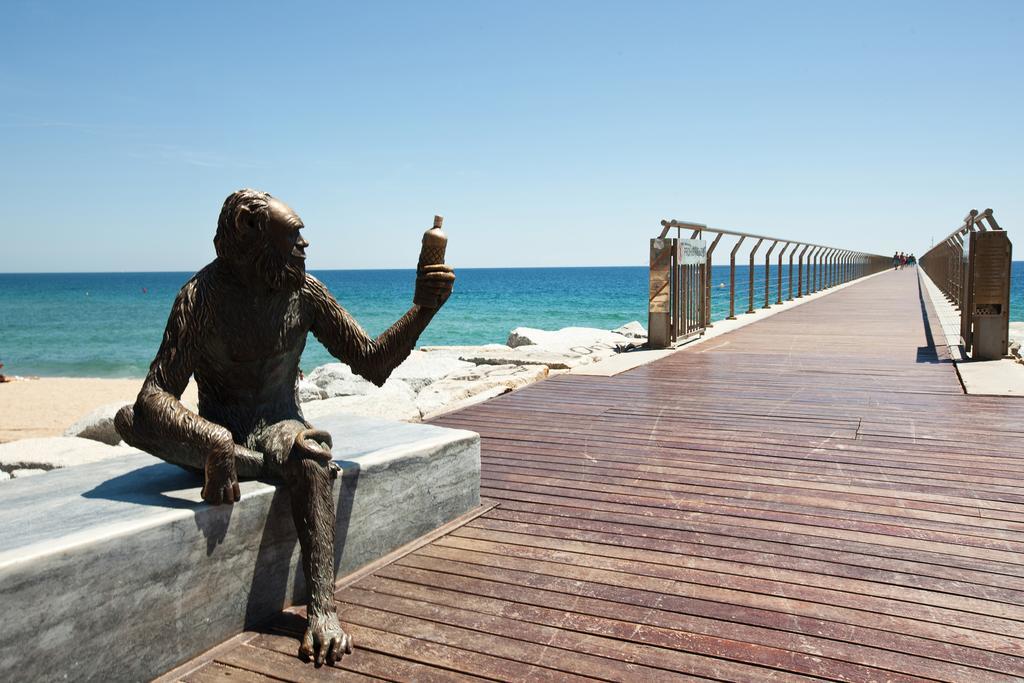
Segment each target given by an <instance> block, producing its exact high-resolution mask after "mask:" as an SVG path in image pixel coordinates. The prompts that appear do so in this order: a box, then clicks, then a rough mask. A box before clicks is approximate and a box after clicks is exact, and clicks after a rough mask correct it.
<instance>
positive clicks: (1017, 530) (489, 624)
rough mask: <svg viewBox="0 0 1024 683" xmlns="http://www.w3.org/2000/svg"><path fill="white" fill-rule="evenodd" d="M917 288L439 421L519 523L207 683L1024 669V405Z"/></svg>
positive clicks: (394, 577) (474, 525)
mask: <svg viewBox="0 0 1024 683" xmlns="http://www.w3.org/2000/svg"><path fill="white" fill-rule="evenodd" d="M926 310H927V308H926V307H925V306H923V305H922V303H921V299H920V298H919V296H918V288H917V284H916V277H915V275H914V273H913V272H912V271H902V272H898V273H888V274H884V275H881V276H879V277H875V278H872V279H869V280H867V281H865V282H862V283H859V284H856V285H854V286H852V287H849V288H847V289H844V290H842V291H839V292H836V293H834V294H832V295H830V296H828V297H824V298H823V299H820V300H817V301H814V302H810V303H808V304H806V305H804V306H801V307H798V308H795V309H793V310H790V311H786V312H784V313H780V314H779V315H777V316H774V317H771V318H768V319H765V320H763V321H760V322H758V323H757V324H755V325H751V326H748V327H745V328H742V329H740V330H737V331H735V332H732V333H730V334H728V335H725V336H722V337H720V338H718V339H716V340H713V341H709V342H708V343H706V344H705V345H703V346H700V347H698V348H696V349H693V350H690V351H687V352H684V353H678V354H675V355H673V356H670V357H668V358H666V359H664V360H661V361H658V362H656V363H654V364H652V365H649V366H646V367H642V368H638V369H636V370H633V371H630V372H628V373H625V374H622V375H619V376H617V377H611V378H601V377H590V376H587V377H584V376H572V375H564V376H560V377H557V378H554V379H550V380H547V381H545V382H542V383H540V384H537V385H534V386H532V387H529V388H527V389H524V390H522V391H520V392H517V393H515V394H511V395H508V396H505V397H502V398H500V399H496V400H493V401H490V402H488V403H486V404H483V405H479V406H475V407H472V408H469V409H467V410H464V411H462V412H460V413H457V414H453V415H450V416H447V417H445V418H443V419H441V420H438V421H437V423H438V424H441V425H446V426H452V427H459V428H465V429H472V430H475V431H478V432H480V434H481V435H482V436H483V458H484V462H483V488H482V494H483V495H484V496H485V497H486V498H489V499H492V500H496V501H499V502H500V505H499V506H498V507H497V508H495V509H493V510H491V511H489V512H487V513H486V514H484V515H483V516H480V517H478V518H476V519H474V520H473V521H471V522H470V523H468V524H467V525H465V526H463V527H461V528H459V529H457V530H455V531H454V532H452V533H450V534H448V535H446V536H444V537H442V538H440V539H437V540H435V541H434V542H433V543H431V544H429V545H427V546H425V547H422V548H420V549H419V550H417V551H415V552H413V553H411V554H409V555H406V556H405V557H403V558H402V559H400V560H398V561H396V562H394V563H393V564H390V565H388V566H385V567H383V568H380V569H378V570H377V571H376V572H375V573H373V574H372V575H371V576H368V577H366V578H364V579H362V580H360V581H357V582H356V583H354V584H353V585H350V586H348V587H346V588H344V589H342V590H340V591H339V593H338V596H337V597H338V604H339V609H340V611H341V614H342V619H343V622H344V623H345V625H346V628H349V629H350V631H351V632H352V633H353V635H354V637H355V641H356V643H357V647H358V650H357V652H356V654H355V655H353V656H352V657H351V658H347V659H346V660H345V663H344V669H343V670H339V669H333V670H332V669H328V668H322V669H318V670H314V669H313V668H312V666H311V665H308V664H301V663H300V662H298V661H297V660H295V659H294V653H295V651H296V649H297V647H298V641H297V637H298V634H299V633H300V632H301V628H302V626H303V622H302V620H301V618H300V616H299V615H296V614H285V615H282V617H281V618H280V619H279V620H278V621H277V622H275V623H274V624H272V625H271V626H270V627H268V628H267V629H266V630H265V631H266V632H264V633H262V634H260V635H258V636H256V637H255V638H253V639H251V640H249V642H248V643H246V644H244V645H238V646H236V647H233V648H232V649H230V650H229V651H228V652H227V653H224V654H221V655H219V656H217V657H216V658H215V659H214V660H213V661H211V662H209V663H207V664H205V665H204V666H203V667H202V668H200V669H198V670H196V671H194V672H193V673H192V674H190V675H189V676H187V677H186V680H196V681H209V680H225V679H228V678H230V679H232V680H265V678H264V677H267V676H269V677H273V678H276V679H284V680H366V679H368V678H370V679H372V678H379V679H388V680H408V681H431V680H478V679H481V678H482V679H497V680H517V681H519V680H530V681H533V680H537V681H544V680H551V681H567V680H577V679H581V678H594V679H604V680H622V681H669V680H706V679H711V680H745V681H763V680H807V679H816V678H824V679H840V680H856V681H867V680H891V681H904V680H917V679H933V680H945V681H958V682H966V681H970V682H972V683H973V682H977V681H999V680H1020V678H1021V677H1024V554H1022V551H1024V467H1022V465H1024V462H1022V460H1024V421H1022V418H1024V402H1022V401H1021V400H1019V399H1012V398H988V397H979V396H965V395H963V393H962V391H961V389H960V386H959V383H958V380H957V378H956V374H955V372H954V370H953V368H952V366H951V365H950V364H948V363H947V362H944V361H943V360H942V359H940V358H939V356H938V355H937V353H936V350H935V347H934V346H933V345H932V344H931V341H930V338H929V334H928V330H927V328H926V323H925V320H926V317H925V314H924V312H925V311H926Z"/></svg>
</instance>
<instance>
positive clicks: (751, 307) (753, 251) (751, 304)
mask: <svg viewBox="0 0 1024 683" xmlns="http://www.w3.org/2000/svg"><path fill="white" fill-rule="evenodd" d="M761 242H764V238H763V237H762V238H761V239H759V240H757V244H755V245H754V248H753V249H751V250H750V288H749V290H750V291H748V292H747V294H748V295H749V298H750V302H749V304H748V305H747V313H753V312H754V255H755V254H756V253H757V250H758V249H759V248H760V247H761Z"/></svg>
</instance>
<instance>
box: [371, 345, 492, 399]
mask: <svg viewBox="0 0 1024 683" xmlns="http://www.w3.org/2000/svg"><path fill="white" fill-rule="evenodd" d="M471 367H473V364H472V363H467V362H466V361H463V360H459V359H458V358H453V357H451V356H448V355H442V354H435V353H428V352H426V351H413V352H412V353H411V354H409V357H408V358H406V359H405V360H404V361H403V362H402V364H401V365H399V366H398V367H397V368H395V370H394V371H393V372H392V373H391V377H390V379H389V380H388V381H391V380H402V381H403V382H405V383H406V384H408V385H409V388H410V389H412V390H413V391H414V392H419V391H420V390H422V389H423V387H425V386H427V385H429V384H432V383H433V382H436V381H438V380H439V379H443V378H444V377H446V376H447V375H450V374H451V373H453V372H457V371H459V370H465V369H467V368H471Z"/></svg>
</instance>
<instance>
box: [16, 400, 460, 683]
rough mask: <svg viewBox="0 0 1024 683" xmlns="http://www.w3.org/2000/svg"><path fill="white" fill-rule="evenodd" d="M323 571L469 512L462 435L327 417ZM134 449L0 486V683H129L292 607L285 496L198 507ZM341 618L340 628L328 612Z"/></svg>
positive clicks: (297, 591)
mask: <svg viewBox="0 0 1024 683" xmlns="http://www.w3.org/2000/svg"><path fill="white" fill-rule="evenodd" d="M317 426H318V427H321V428H324V429H327V430H328V431H330V432H331V433H332V434H333V436H334V443H335V448H334V453H335V459H336V461H337V462H338V463H339V464H340V465H341V466H342V468H343V476H341V477H339V479H338V482H337V484H336V489H335V491H336V496H337V508H338V515H337V538H338V541H337V548H336V552H335V555H336V561H337V572H338V575H342V574H346V573H349V572H351V571H352V570H354V569H357V568H358V567H360V566H362V565H364V564H366V563H368V562H371V561H373V560H375V559H377V558H379V557H381V556H383V555H385V554H387V553H388V552H390V551H392V550H394V549H395V548H397V547H399V546H401V545H403V544H405V543H408V542H409V541H411V540H414V539H415V538H417V537H419V536H421V535H423V534H424V533H426V532H428V531H431V530H433V529H435V528H437V527H438V526H440V525H441V524H444V523H445V522H447V521H449V520H451V519H453V518H454V517H457V516H458V515H460V514H462V513H463V512H466V511H467V510H469V509H471V508H473V507H474V506H476V505H477V504H478V503H479V490H480V489H479V486H480V446H479V437H478V436H477V435H476V434H473V433H472V432H465V431H459V430H450V429H443V428H440V427H433V426H430V425H416V424H405V423H395V422H384V421H381V420H374V419H369V418H360V417H354V416H340V415H338V416H330V417H326V418H323V419H320V420H318V421H317ZM200 485H201V482H200V481H199V478H198V477H197V476H196V475H193V474H190V473H188V472H185V471H183V470H181V469H179V468H177V467H175V466H173V465H168V464H166V463H163V462H162V461H160V460H158V459H156V458H154V457H152V456H149V455H147V454H144V453H138V454H136V455H130V456H126V457H121V458H115V459H112V460H108V461H105V462H101V463H95V464H90V465H83V466H80V467H75V468H70V469H67V470H61V471H54V472H50V473H47V474H45V475H40V476H37V477H31V478H26V479H22V480H15V481H11V482H5V483H4V484H3V486H0V606H2V618H0V680H11V681H13V680H52V679H63V680H142V679H149V678H152V677H153V676H156V675H159V674H160V673H162V672H164V671H167V670H168V669H170V668H173V667H174V666H176V665H177V664H179V663H181V662H183V661H185V660H187V659H189V658H191V657H194V656H195V655H197V654H199V653H201V652H203V651H204V650H206V649H209V648H210V647H212V646H214V645H216V644H217V643H219V642H221V641H223V640H225V639H227V638H229V637H231V636H233V635H235V634H237V633H239V632H240V631H242V630H243V629H244V628H245V627H246V626H249V625H252V624H254V623H256V622H258V621H260V620H263V619H264V618H266V617H267V616H269V615H271V614H273V613H275V612H276V611H279V610H281V609H282V608H284V607H287V606H289V605H291V604H293V603H296V602H300V601H301V600H302V599H303V596H304V586H303V581H302V572H301V570H300V569H297V566H298V562H299V547H298V542H297V540H296V537H295V533H294V529H293V526H292V521H291V514H290V510H289V505H288V500H287V494H286V493H285V492H284V491H283V489H279V488H277V487H276V486H275V485H273V484H270V483H265V482H259V481H248V482H243V483H242V493H243V498H242V500H241V501H240V502H239V503H237V504H235V505H234V506H220V507H211V506H209V505H206V504H205V503H202V502H201V501H200V499H199V487H200ZM342 618H344V616H343V615H342Z"/></svg>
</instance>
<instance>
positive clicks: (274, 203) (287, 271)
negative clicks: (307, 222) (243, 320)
mask: <svg viewBox="0 0 1024 683" xmlns="http://www.w3.org/2000/svg"><path fill="white" fill-rule="evenodd" d="M267 213H268V215H267V230H266V234H265V242H264V244H263V245H262V246H261V248H260V249H259V250H258V251H257V254H256V260H255V264H254V266H255V268H256V270H257V272H258V273H259V274H260V275H261V276H262V278H263V280H264V281H265V282H266V283H267V284H269V285H270V287H271V288H272V289H282V288H284V289H298V288H299V287H301V286H302V283H303V282H304V281H305V279H306V247H308V246H309V242H307V241H306V240H305V239H303V238H302V234H301V233H300V232H299V231H300V230H302V228H303V227H304V226H303V225H302V219H301V218H299V216H298V214H296V213H295V212H294V211H292V208H291V207H290V206H288V205H287V204H285V203H284V202H282V201H280V200H278V199H271V200H270V203H269V205H268V207H267Z"/></svg>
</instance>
